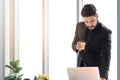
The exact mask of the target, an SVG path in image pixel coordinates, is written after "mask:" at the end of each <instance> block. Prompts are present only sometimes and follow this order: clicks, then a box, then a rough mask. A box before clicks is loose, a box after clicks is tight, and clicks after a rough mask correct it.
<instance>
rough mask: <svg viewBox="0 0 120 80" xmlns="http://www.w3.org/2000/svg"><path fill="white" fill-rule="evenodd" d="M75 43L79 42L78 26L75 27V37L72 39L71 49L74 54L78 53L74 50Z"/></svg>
mask: <svg viewBox="0 0 120 80" xmlns="http://www.w3.org/2000/svg"><path fill="white" fill-rule="evenodd" d="M77 41H79V37H78V24H77V25H76V30H75V36H74V39H73V42H72V49H73V50H74V51H75V52H78V50H77V49H76V44H77Z"/></svg>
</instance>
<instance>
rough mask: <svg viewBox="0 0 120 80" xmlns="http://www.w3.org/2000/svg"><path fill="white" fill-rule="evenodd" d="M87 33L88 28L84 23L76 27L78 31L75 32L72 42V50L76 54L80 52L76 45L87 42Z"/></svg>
mask: <svg viewBox="0 0 120 80" xmlns="http://www.w3.org/2000/svg"><path fill="white" fill-rule="evenodd" d="M85 31H86V26H85V23H84V22H80V23H77V25H76V31H75V36H74V39H73V42H72V49H73V50H74V51H75V52H78V50H77V49H76V44H77V42H78V41H79V40H82V41H83V40H84V41H85Z"/></svg>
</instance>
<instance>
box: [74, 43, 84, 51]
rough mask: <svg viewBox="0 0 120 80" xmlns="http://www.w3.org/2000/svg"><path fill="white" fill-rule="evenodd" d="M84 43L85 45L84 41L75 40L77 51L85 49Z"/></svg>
mask: <svg viewBox="0 0 120 80" xmlns="http://www.w3.org/2000/svg"><path fill="white" fill-rule="evenodd" d="M85 45H86V43H85V42H82V41H78V42H77V45H76V49H77V50H78V51H82V50H85Z"/></svg>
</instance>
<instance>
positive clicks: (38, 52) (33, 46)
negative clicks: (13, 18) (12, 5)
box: [19, 0, 43, 80]
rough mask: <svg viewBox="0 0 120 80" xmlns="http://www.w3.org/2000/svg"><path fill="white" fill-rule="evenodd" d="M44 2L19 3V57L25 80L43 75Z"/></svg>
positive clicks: (21, 1) (23, 0)
mask: <svg viewBox="0 0 120 80" xmlns="http://www.w3.org/2000/svg"><path fill="white" fill-rule="evenodd" d="M42 5H43V3H42V0H20V1H19V57H20V66H21V67H22V68H23V69H22V72H21V73H23V74H24V76H23V78H30V79H31V80H33V78H34V76H37V75H38V74H41V73H42V69H43V68H42V67H43V63H42Z"/></svg>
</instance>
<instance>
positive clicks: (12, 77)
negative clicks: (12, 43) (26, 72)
mask: <svg viewBox="0 0 120 80" xmlns="http://www.w3.org/2000/svg"><path fill="white" fill-rule="evenodd" d="M19 62H20V61H19V60H12V61H10V63H9V65H5V67H6V68H9V69H10V73H9V75H8V76H6V77H5V80H22V76H23V74H20V71H21V70H22V67H20V66H19Z"/></svg>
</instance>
